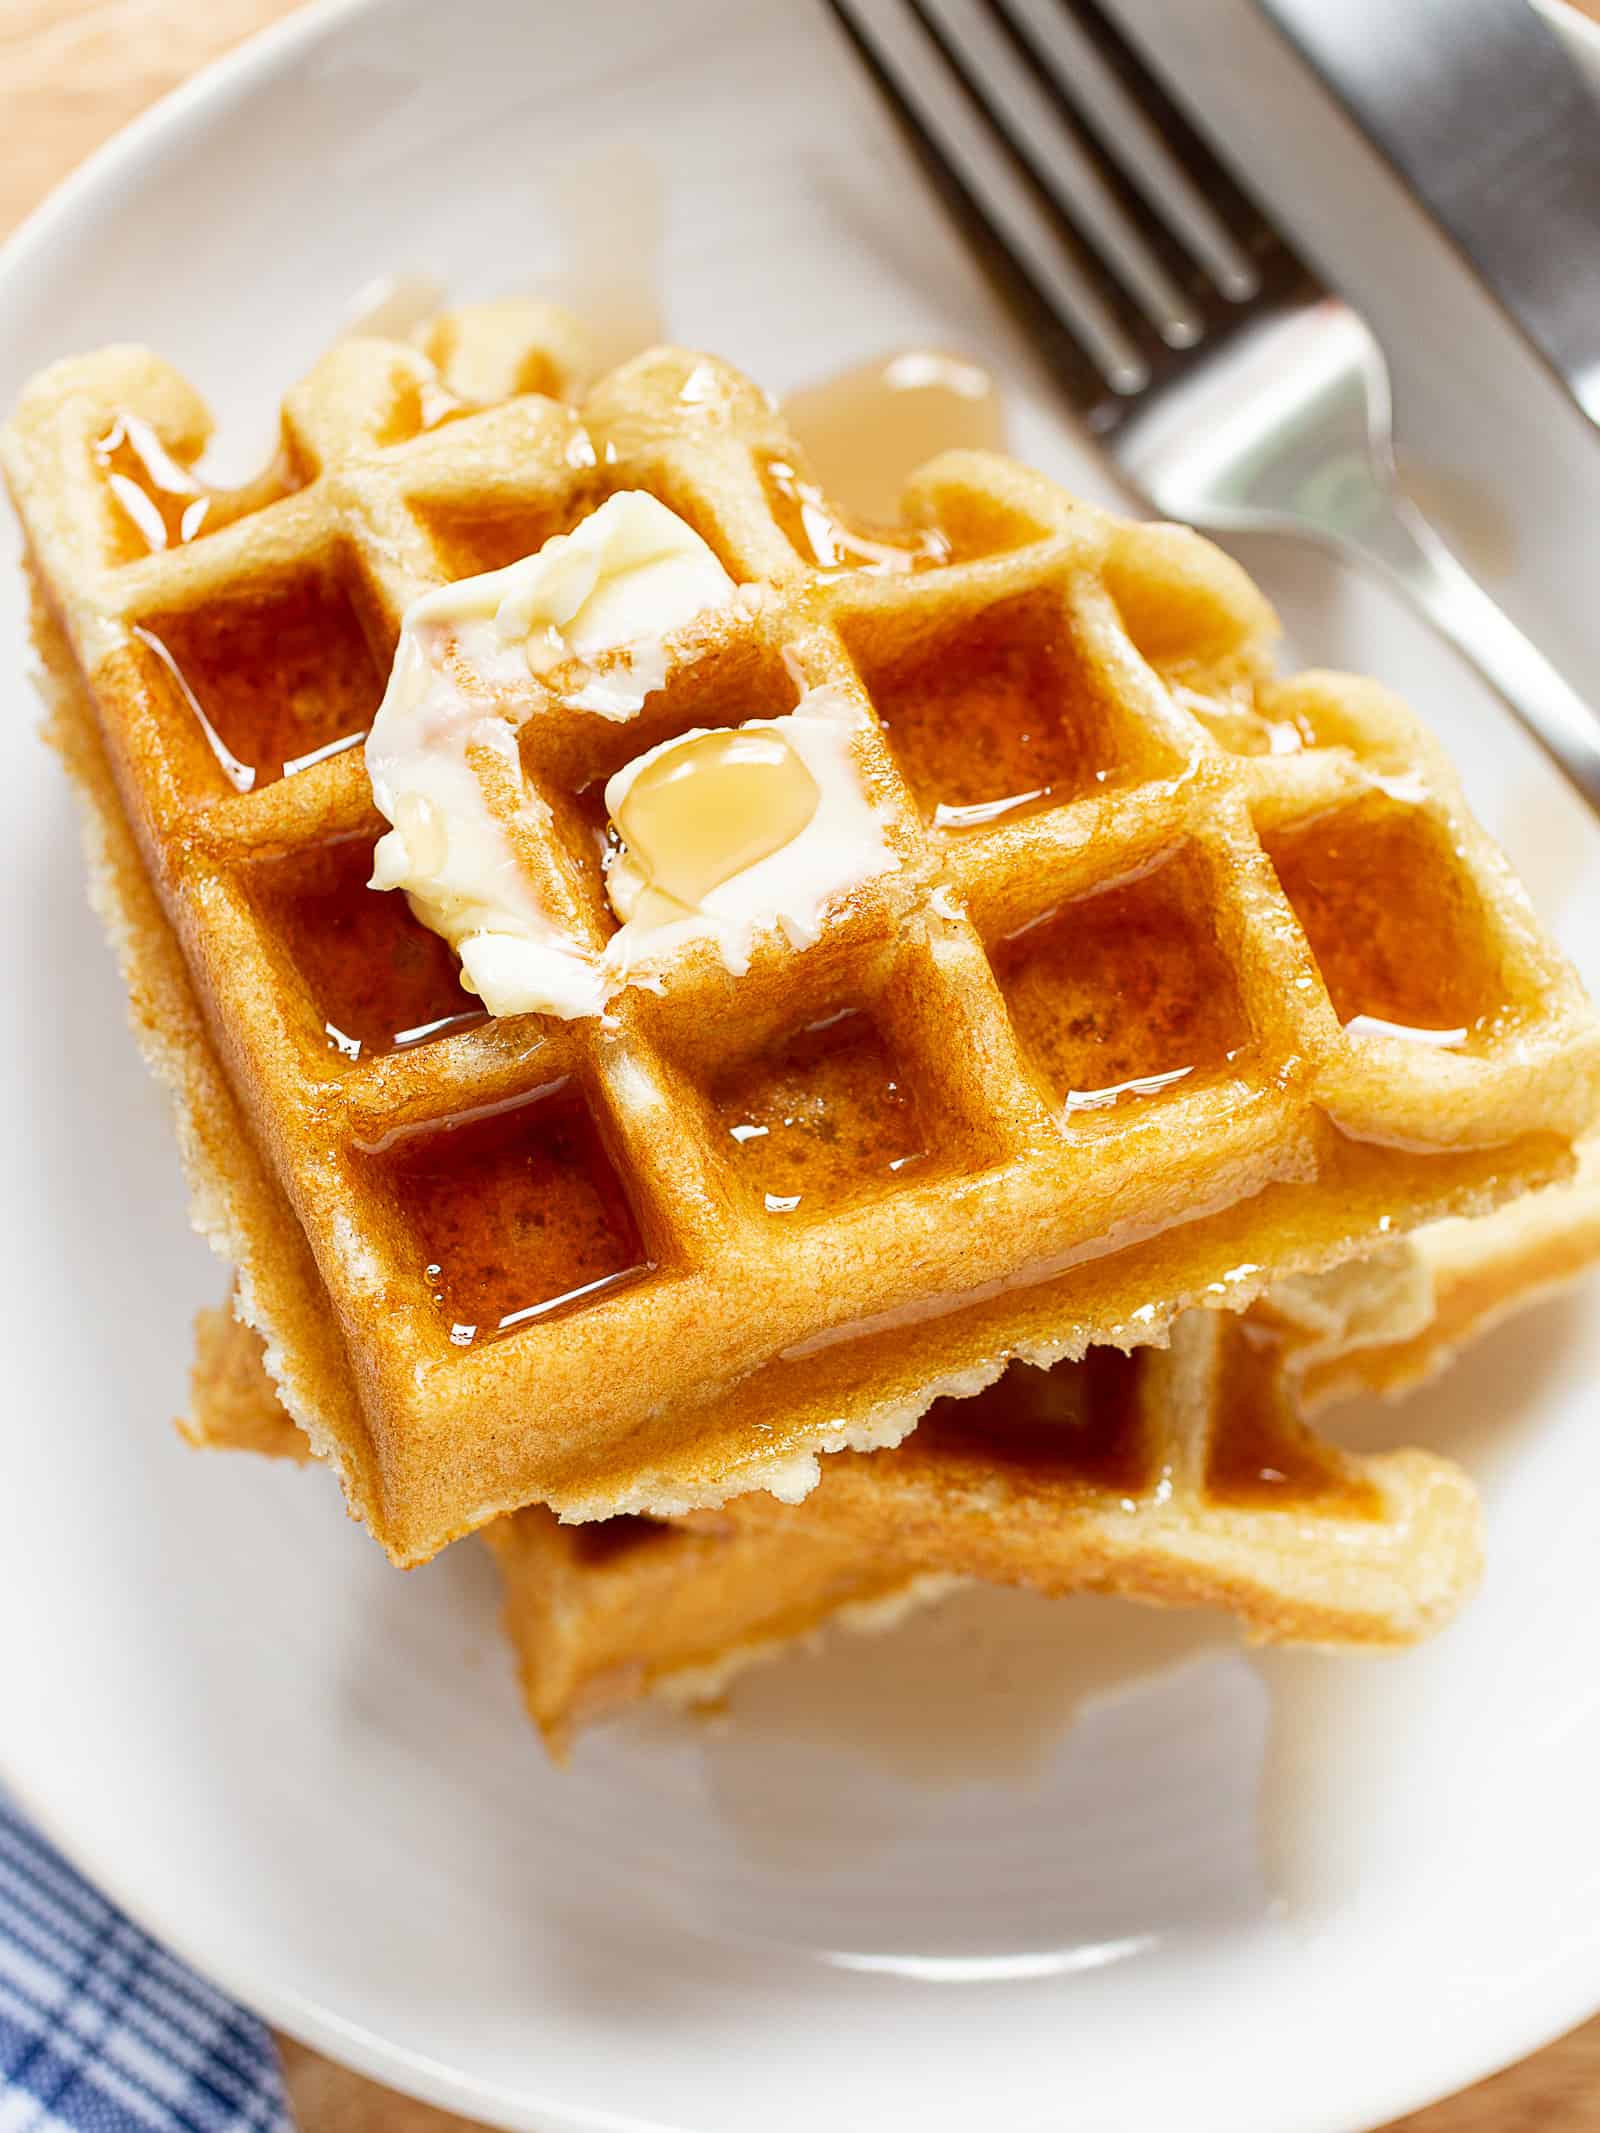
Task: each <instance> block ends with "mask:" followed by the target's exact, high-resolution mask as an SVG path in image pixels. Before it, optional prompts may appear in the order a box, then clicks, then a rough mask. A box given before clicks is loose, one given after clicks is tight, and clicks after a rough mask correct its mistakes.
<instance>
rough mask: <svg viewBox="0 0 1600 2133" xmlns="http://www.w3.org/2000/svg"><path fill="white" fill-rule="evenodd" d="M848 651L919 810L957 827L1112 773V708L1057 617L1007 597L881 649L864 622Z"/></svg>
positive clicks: (1013, 811) (1123, 770)
mask: <svg viewBox="0 0 1600 2133" xmlns="http://www.w3.org/2000/svg"><path fill="white" fill-rule="evenodd" d="M846 640H847V642H848V644H849V648H850V652H851V656H852V657H853V658H854V659H855V660H856V662H857V664H858V666H859V667H860V669H861V673H862V678H863V679H864V681H865V682H866V685H867V690H868V693H869V694H870V695H871V697H872V700H873V703H874V704H875V705H876V707H877V711H878V715H879V717H880V718H881V719H882V721H883V723H884V725H885V727H886V729H887V731H888V735H889V743H890V746H891V747H892V748H893V750H894V753H895V756H896V758H897V760H898V762H899V764H900V767H901V769H902V771H903V772H904V773H905V776H906V780H907V783H908V784H909V785H910V787H911V789H912V792H913V793H914V794H915V796H916V798H917V801H918V802H919V804H920V806H921V808H922V811H923V814H924V816H925V817H926V818H927V819H928V820H929V821H930V822H932V823H934V824H935V825H937V826H938V827H941V828H944V829H949V830H963V829H972V828H978V827H981V826H983V825H985V824H987V823H990V822H995V821H999V820H1002V819H1004V818H1005V817H1008V816H1016V815H1019V814H1029V813H1032V812H1034V811H1035V810H1036V809H1038V808H1041V807H1047V806H1050V805H1052V804H1058V803H1060V802H1063V801H1066V800H1071V799H1075V798H1078V797H1080V796H1081V795H1082V794H1084V793H1086V792H1091V791H1093V790H1094V789H1095V788H1096V787H1097V786H1101V785H1106V784H1111V783H1120V782H1121V781H1122V780H1123V779H1124V778H1125V777H1126V776H1127V775H1128V774H1129V771H1130V767H1131V766H1130V764H1129V762H1128V759H1127V754H1126V751H1125V750H1124V749H1123V747H1122V746H1121V745H1120V744H1119V740H1118V736H1117V732H1116V729H1115V726H1114V723H1113V720H1114V712H1113V708H1112V706H1111V705H1110V704H1109V703H1108V702H1107V700H1106V697H1105V695H1104V692H1103V691H1102V690H1101V689H1100V688H1099V687H1098V685H1097V683H1096V682H1095V680H1094V679H1093V677H1092V676H1091V675H1090V674H1089V672H1088V671H1087V669H1086V667H1085V665H1084V663H1083V661H1082V659H1081V657H1080V655H1079V652H1078V649H1077V646H1076V645H1075V644H1074V642H1073V641H1072V637H1071V633H1070V630H1069V628H1068V626H1067V624H1066V622H1065V621H1064V619H1063V618H1061V617H1060V616H1059V614H1058V613H1056V612H1055V611H1054V610H1053V609H1052V608H1051V607H1050V606H1049V605H1048V604H1047V603H1046V602H1045V601H1043V600H1036V599H1020V600H1018V599H1013V600H1009V601H1006V602H1005V603H1003V604H1002V605H1000V606H998V607H994V608H991V609H989V610H987V611H986V612H985V613H983V614H981V615H976V616H973V617H971V618H969V619H968V620H966V621H964V622H961V623H958V624H956V625H955V626H954V627H951V628H946V629H944V630H941V631H940V632H939V633H938V634H937V635H935V636H933V637H932V638H920V639H918V640H916V641H914V642H913V644H912V645H911V646H910V647H909V648H907V649H906V650H904V651H899V652H895V653H893V654H888V655H885V653H884V652H883V651H882V649H881V647H880V645H879V644H878V643H876V642H875V641H874V635H873V633H872V627H871V625H870V624H868V623H866V622H862V623H858V624H857V625H855V626H854V627H849V626H847V628H846Z"/></svg>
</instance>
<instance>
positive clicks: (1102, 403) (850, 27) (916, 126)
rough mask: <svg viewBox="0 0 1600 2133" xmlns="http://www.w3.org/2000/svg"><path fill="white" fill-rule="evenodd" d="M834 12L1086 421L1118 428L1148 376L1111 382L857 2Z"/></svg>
mask: <svg viewBox="0 0 1600 2133" xmlns="http://www.w3.org/2000/svg"><path fill="white" fill-rule="evenodd" d="M828 7H829V10H830V12H831V13H832V14H833V16H834V18H835V20H836V21H837V22H838V24H839V26H840V28H841V29H842V30H843V31H844V33H845V35H846V37H847V38H848V39H849V40H850V43H851V45H852V46H853V48H854V50H855V52H856V55H857V57H858V58H859V59H860V61H861V63H862V65H863V66H864V68H865V69H866V71H867V74H868V76H869V78H870V79H871V81H872V83H873V86H874V87H875V88H876V89H877V91H878V93H879V95H880V96H881V97H882V99H883V101H884V103H885V104H886V105H887V107H888V109H889V111H890V113H891V114H892V115H893V117H894V118H895V120H896V121H897V122H898V124H899V125H900V127H901V128H902V130H903V131H904V133H905V135H906V137H907V139H908V141H909V143H910V145H911V147H912V149H913V150H914V151H915V153H916V155H917V157H918V159H919V160H920V161H921V163H922V165H923V167H924V169H925V170H926V171H927V173H928V175H929V177H930V179H931V180H932V182H933V184H934V185H935V187H936V188H937V190H938V192H939V194H940V196H941V198H942V199H943V200H944V202H945V204H946V206H947V207H948V208H949V210H950V212H951V214H952V215H953V217H954V218H955V220H956V222H957V223H958V224H959V225H960V226H961V227H962V229H963V230H964V231H965V232H966V234H967V236H968V238H969V240H970V242H971V248H972V252H973V255H974V257H975V259H976V261H977V263H978V265H979V266H980V267H981V268H982V269H983V270H984V271H985V272H986V273H987V274H989V275H990V276H991V278H993V279H994V280H996V281H997V282H998V284H999V285H1000V289H1001V293H1002V295H1003V296H1004V297H1005V298H1006V299H1007V300H1008V301H1009V303H1010V304H1011V305H1012V306H1013V308H1015V309H1016V310H1017V311H1019V312H1020V313H1021V314H1022V316H1023V318H1024V319H1025V320H1026V322H1027V324H1028V325H1029V327H1030V328H1031V329H1032V331H1033V333H1034V334H1035V335H1036V336H1037V344H1038V353H1039V354H1040V356H1041V357H1042V358H1043V359H1044V361H1045V362H1046V363H1047V364H1048V366H1049V368H1050V370H1051V372H1052V374H1053V375H1054V376H1055V377H1056V378H1057V380H1058V381H1059V382H1060V384H1061V385H1062V386H1063V387H1064V389H1065V390H1066V392H1067V394H1068V395H1069V397H1070V398H1071V400H1072V403H1073V405H1074V407H1075V408H1076V409H1077V411H1078V413H1079V415H1080V416H1081V418H1082V419H1083V421H1084V422H1085V423H1086V425H1087V426H1088V427H1089V428H1090V429H1091V430H1095V431H1099V432H1102V433H1103V432H1105V431H1107V430H1109V429H1111V428H1113V427H1114V426H1115V424H1116V422H1117V420H1118V418H1119V416H1120V415H1121V413H1122V412H1123V411H1124V409H1125V408H1126V405H1127V399H1128V396H1129V395H1131V394H1133V393H1136V392H1137V391H1139V390H1140V389H1141V387H1142V386H1143V385H1144V383H1145V382H1146V379H1145V377H1144V375H1143V374H1142V373H1140V374H1137V375H1128V376H1125V377H1123V378H1121V379H1120V380H1119V379H1114V378H1113V377H1112V376H1111V375H1108V366H1107V364H1106V363H1105V362H1103V361H1101V360H1098V359H1097V358H1096V356H1095V355H1094V354H1093V353H1092V352H1091V350H1090V348H1089V346H1088V345H1087V343H1086V342H1085V340H1084V339H1083V337H1082V335H1081V333H1080V331H1079V329H1078V327H1077V325H1076V324H1075V323H1074V321H1073V320H1072V319H1071V317H1070V316H1069V315H1068V314H1067V312H1066V310H1065V309H1064V307H1063V305H1062V303H1061V302H1060V301H1059V300H1058V298H1057V297H1056V296H1055V295H1054V294H1053V293H1052V291H1051V290H1050V288H1049V287H1048V286H1047V283H1046V281H1045V280H1044V278H1043V277H1042V276H1041V274H1040V273H1039V272H1038V271H1037V270H1036V268H1035V266H1034V264H1033V263H1032V262H1031V261H1030V260H1029V259H1028V257H1027V256H1026V254H1025V252H1024V251H1023V250H1022V248H1021V247H1020V246H1019V245H1018V244H1017V243H1015V242H1014V241H1013V239H1012V237H1011V235H1010V234H1009V232H1008V231H1007V230H1006V229H1005V227H1004V226H1003V225H1002V223H1001V222H1000V221H999V220H998V219H997V217H996V216H995V214H994V213H993V212H992V211H991V209H990V207H989V206H988V205H987V204H986V203H985V201H984V199H983V198H982V196H981V195H980V193H979V192H978V190H977V188H976V187H975V186H974V185H973V184H972V183H971V182H970V181H969V179H968V177H967V176H966V175H965V174H964V172H963V171H962V169H961V168H960V166H959V164H958V162H957V161H956V159H955V157H954V155H953V154H952V153H951V152H950V151H949V150H947V148H946V147H945V146H944V145H942V143H941V142H940V140H939V138H938V136H937V134H936V133H935V131H934V129H933V127H932V126H931V125H930V124H929V123H928V122H927V121H926V120H925V119H924V116H923V113H922V110H921V109H920V108H919V105H918V103H917V101H916V100H915V98H914V97H913V95H912V94H911V93H910V92H909V91H908V89H907V88H906V86H905V85H904V84H903V82H902V81H901V78H900V76H899V74H898V73H897V71H896V69H895V67H894V66H893V64H892V63H891V61H890V59H889V57H888V55H887V54H886V53H885V52H884V51H883V50H881V49H880V47H879V44H878V42H877V40H876V38H875V37H874V36H873V34H872V32H871V31H870V30H868V29H867V28H866V26H865V25H864V24H863V23H862V22H861V21H860V20H859V19H858V17H857V11H856V6H855V5H854V4H852V0H828Z"/></svg>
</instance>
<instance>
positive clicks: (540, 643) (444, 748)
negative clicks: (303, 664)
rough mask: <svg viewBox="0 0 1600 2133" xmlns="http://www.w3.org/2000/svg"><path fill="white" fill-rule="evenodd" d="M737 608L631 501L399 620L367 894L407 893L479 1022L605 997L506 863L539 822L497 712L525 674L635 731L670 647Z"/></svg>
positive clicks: (590, 967)
mask: <svg viewBox="0 0 1600 2133" xmlns="http://www.w3.org/2000/svg"><path fill="white" fill-rule="evenodd" d="M734 594H735V587H734V583H733V580H732V579H731V578H730V577H729V576H728V574H727V572H726V571H725V570H724V569H723V568H722V565H721V564H720V563H719V562H718V561H717V559H716V557H715V555H714V554H713V553H712V551H711V550H710V548H708V547H707V545H706V543H705V542H704V541H703V540H701V538H700V536H699V535H698V534H697V533H696V532H695V531H694V529H693V528H692V527H691V526H688V525H686V524H685V523H684V521H683V520H682V519H680V518H679V517H677V515H676V514H675V513H674V512H671V511H669V510H668V509H667V508H666V506H665V505H663V504H659V503H657V502H656V500H655V499H654V497H651V496H648V495H645V494H644V493H643V492H642V491H633V490H629V491H622V492H620V493H619V494H618V495H616V496H613V497H612V498H611V499H610V500H609V501H608V502H607V503H605V504H603V505H602V506H601V507H600V509H599V510H598V511H595V512H593V513H591V515H590V516H589V517H588V518H587V519H585V520H584V521H583V523H582V524H581V525H579V526H578V527H576V528H575V529H574V530H573V532H571V533H570V534H560V535H557V536H556V537H555V538H554V539H553V540H550V541H547V542H546V543H545V545H544V546H543V548H541V549H540V550H539V552H538V553H537V554H536V555H531V556H525V557H524V558H523V559H522V560H521V561H520V562H517V563H512V564H510V565H509V566H508V567H507V568H506V569H504V570H495V571H487V572H485V573H483V574H482V575H481V576H479V577H475V578H464V579H462V580H461V581H460V582H459V583H458V584H455V585H445V586H441V587H439V589H438V590H437V591H435V592H431V593H427V594H425V595H424V596H423V597H422V598H421V599H419V600H416V601H414V602H413V603H412V605H411V607H410V608H409V609H408V610H407V612H406V615H405V619H404V623H403V625H402V628H401V633H400V643H399V646H398V649H397V650H396V653H395V661H394V667H393V670H392V671H391V673H390V677H389V686H388V689H387V690H386V692H385V694H384V699H383V703H382V705H381V706H380V707H379V711H378V715H377V717H376V719H375V720H374V721H373V726H372V731H371V733H370V734H369V735H368V737H367V744H366V760H367V770H368V774H369V776H370V777H371V780H372V793H373V798H374V800H375V801H376V803H377V806H378V808H379V810H380V812H381V813H382V814H383V815H385V816H386V817H387V819H388V820H389V822H390V823H391V824H392V825H393V827H392V828H391V829H390V830H389V832H388V833H387V835H385V836H384V837H382V838H380V839H379V841H378V846H377V849H376V851H375V852H374V854H373V872H372V882H371V886H372V887H373V888H375V889H398V890H403V891H404V892H405V894H406V895H407V897H408V898H409V899H410V903H411V908H412V910H413V911H414V912H415V913H416V915H417V917H418V918H419V919H420V920H421V922H422V924H423V925H425V926H428V927H430V928H431V929H432V930H433V931H434V932H435V933H438V934H440V935H441V936H442V937H443V938H444V939H445V940H447V941H448V942H449V943H450V945H451V946H452V947H453V948H454V949H455V950H456V952H457V954H458V955H459V956H460V958H461V971H462V978H461V982H462V984H463V986H464V987H465V988H466V989H467V991H469V992H475V993H477V994H479V996H480V997H481V998H482V1000H483V1003H484V1005H485V1006H486V1007H487V1008H488V1010H489V1012H490V1013H491V1014H493V1015H516V1014H533V1013H542V1014H551V1015H559V1016H562V1017H567V1018H570V1017H573V1016H578V1015H594V1014H599V1013H600V1012H601V1010H602V1009H603V1007H604V1005H605V1000H606V994H607V990H608V985H609V982H610V979H609V975H608V972H607V971H606V970H605V968H604V967H603V966H602V963H601V959H600V958H599V957H598V956H596V955H595V954H594V953H593V952H592V951H591V950H590V949H589V948H588V947H587V946H586V945H585V944H584V943H583V942H582V941H581V940H578V939H576V938H575V937H574V936H573V935H572V934H571V933H570V932H568V931H567V930H566V929H565V928H564V927H562V926H561V925H560V924H559V923H558V922H557V920H556V919H555V918H554V917H553V916H552V914H551V912H550V911H549V910H548V908H547V907H546V905H545V902H544V900H543V899H542V898H541V896H540V895H539V893H538V890H537V888H536V886H535V884H534V882H533V881H532V880H531V879H530V878H529V874H528V870H527V868H526V866H525V864H524V863H523V860H522V859H521V858H520V857H519V855H518V852H517V839H516V832H517V830H518V829H519V828H525V829H526V831H527V832H528V833H529V835H530V836H531V837H533V838H537V839H538V840H540V841H541V842H542V841H546V840H547V839H548V836H549V823H548V819H547V811H546V810H545V808H544V806H543V803H542V802H541V801H539V800H538V798H537V797H536V795H534V794H533V793H532V792H531V791H530V789H529V788H528V785H527V782H526V780H525V778H524V777H523V774H522V766H521V763H520V760H519V758H518V752H517V726H516V723H515V720H514V717H513V716H512V715H510V713H509V712H508V699H509V700H510V707H511V711H516V710H518V709H525V708H531V705H529V704H528V701H527V699H528V696H529V693H530V679H531V677H532V676H537V677H538V678H539V680H540V681H541V682H542V683H543V685H544V686H545V687H546V688H548V689H550V690H552V691H553V692H555V693H559V695H560V697H561V700H562V701H563V702H564V703H565V704H567V705H569V706H571V707H573V708H575V709H580V710H589V711H594V712H598V713H599V714H600V715H601V716H604V717H608V718H629V717H631V716H632V715H633V714H634V713H635V712H636V711H638V710H639V708H640V707H641V705H642V704H643V703H644V700H645V698H646V696H647V695H649V693H650V691H651V690H652V689H654V688H658V687H659V686H660V684H661V682H662V681H663V680H664V679H665V678H666V652H665V647H664V639H665V637H666V636H667V635H668V634H669V633H670V632H671V631H673V630H675V629H678V628H681V627H682V626H683V625H684V624H685V623H688V622H691V621H693V620H694V619H695V617H696V616H698V615H700V614H701V613H703V612H704V611H705V610H706V609H707V608H708V607H715V606H720V605H724V604H726V603H727V602H728V601H730V600H732V599H733V597H734ZM519 699H520V700H521V701H520V704H519V701H518V700H519Z"/></svg>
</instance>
